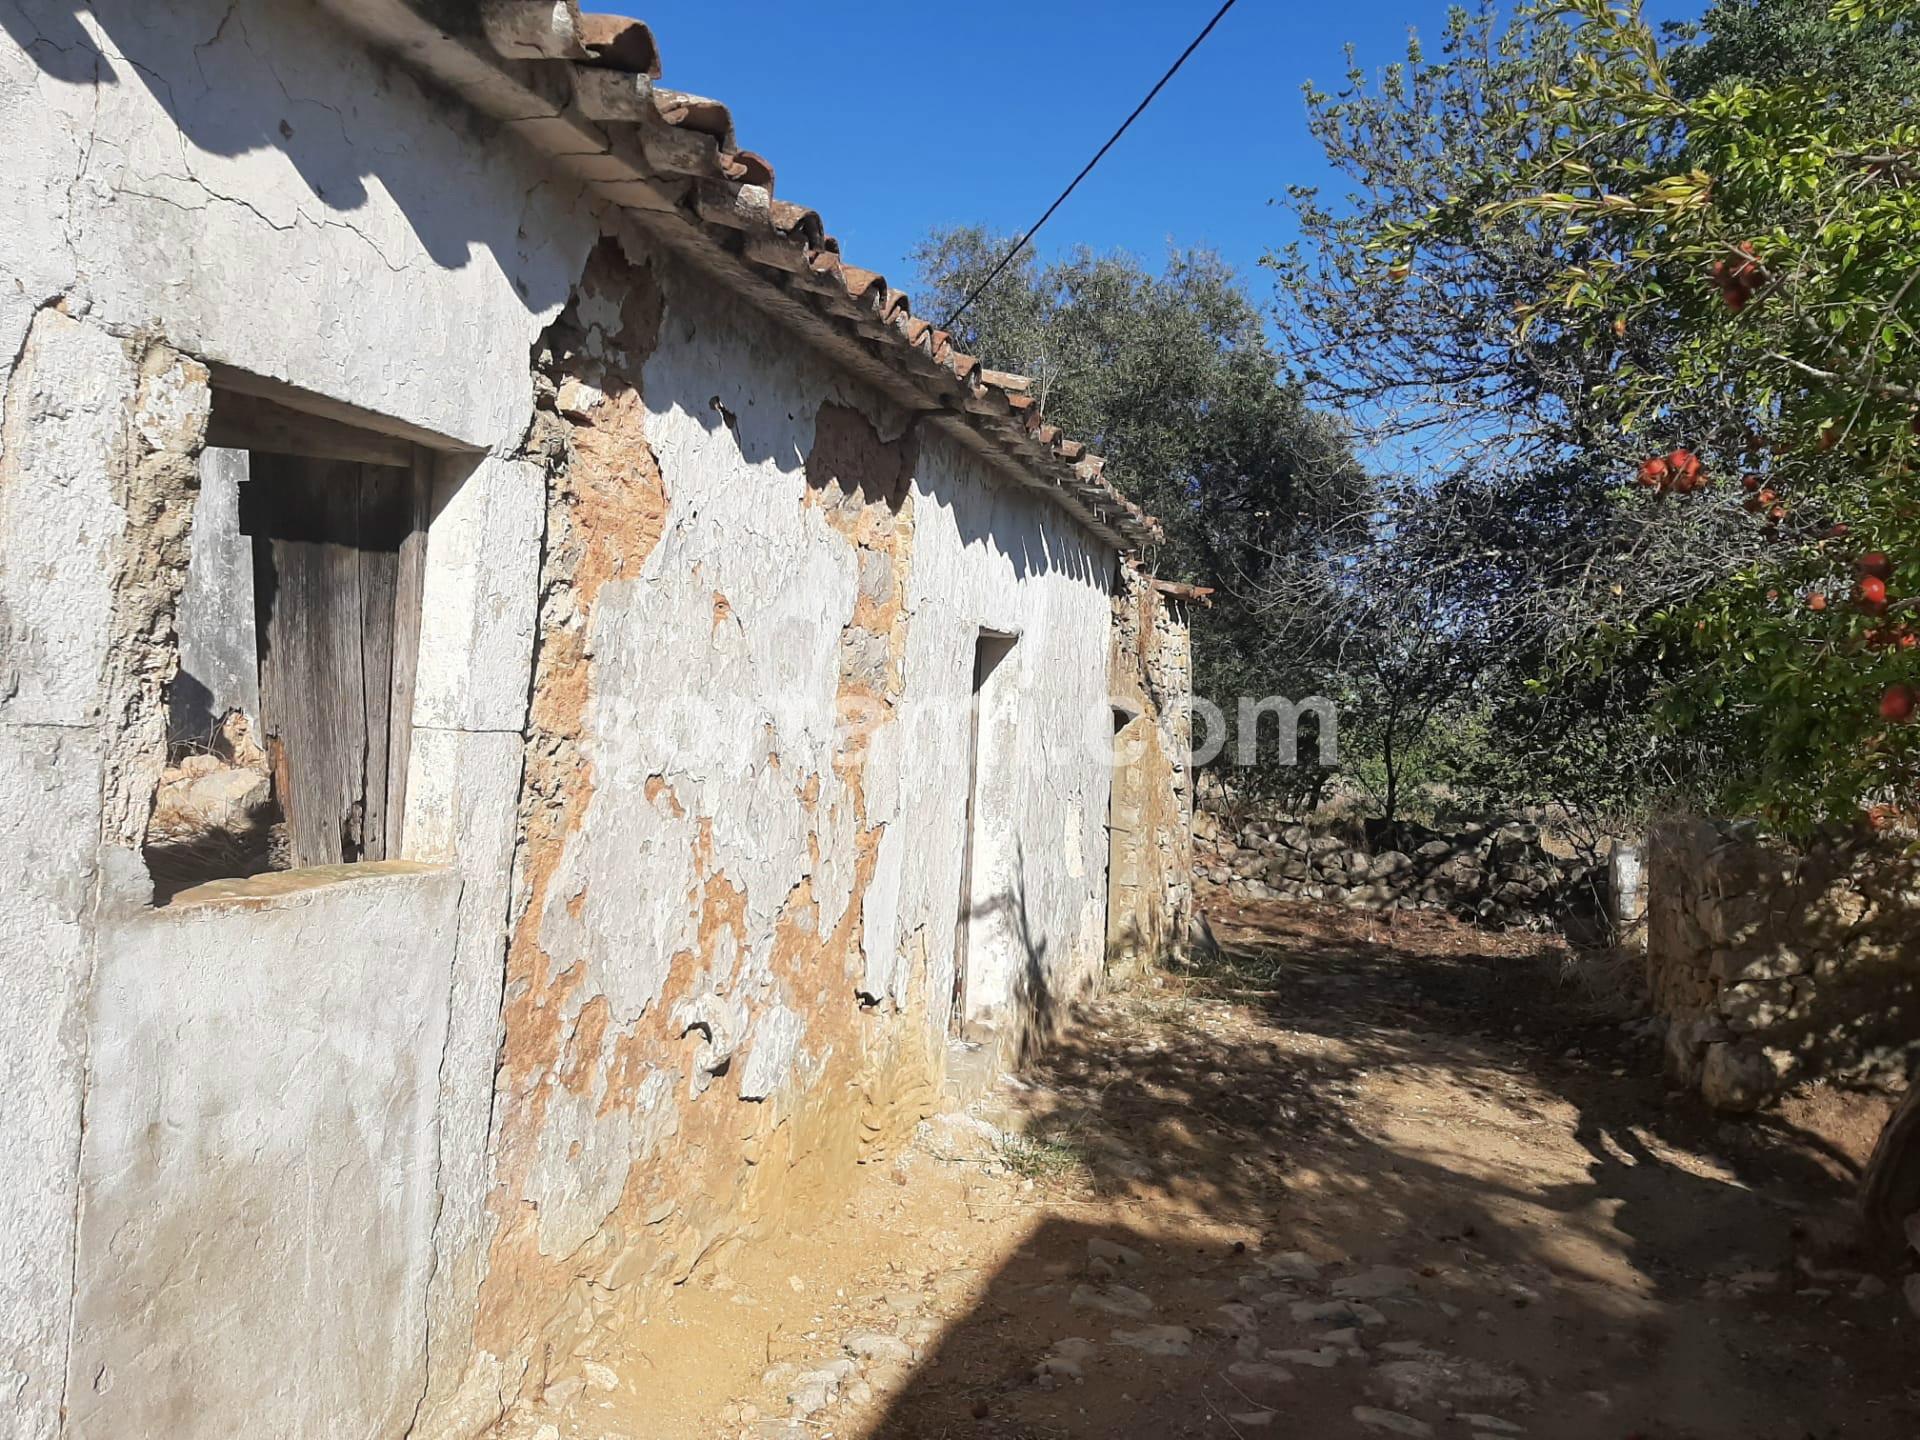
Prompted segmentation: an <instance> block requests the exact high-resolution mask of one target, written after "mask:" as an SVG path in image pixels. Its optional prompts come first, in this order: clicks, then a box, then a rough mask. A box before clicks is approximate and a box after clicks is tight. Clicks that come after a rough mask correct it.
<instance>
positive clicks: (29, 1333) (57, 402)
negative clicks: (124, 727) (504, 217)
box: [0, 167, 136, 1440]
mask: <svg viewBox="0 0 1920 1440" xmlns="http://www.w3.org/2000/svg"><path fill="white" fill-rule="evenodd" d="M0 168H3V167H0ZM0 228H6V227H0ZM5 293H6V290H5V288H4V287H0V295H4V294H5ZM24 318H25V319H26V321H27V327H26V329H25V330H23V331H22V332H20V333H18V334H16V335H14V336H13V337H12V344H11V346H10V348H8V349H7V350H6V351H5V356H6V363H7V366H8V368H7V370H6V372H5V374H4V375H0V380H4V391H3V392H0V393H4V394H5V397H6V410H5V413H4V415H3V416H0V793H5V794H7V795H9V796H11V797H13V800H12V803H11V804H9V806H8V807H7V813H6V817H5V818H4V819H0V1070H3V1071H4V1073H5V1075H6V1077H7V1080H6V1096H7V1098H6V1103H5V1104H4V1105H0V1412H5V1413H8V1414H10V1415H11V1416H12V1422H13V1426H14V1428H13V1429H12V1430H11V1431H9V1432H8V1433H10V1434H13V1435H17V1436H20V1437H25V1440H43V1437H50V1436H52V1435H54V1434H55V1433H56V1431H57V1429H58V1425H59V1414H60V1398H61V1388H62V1383H63V1379H64V1373H65V1367H66V1338H67V1306H68V1296H69V1293H70V1288H71V1287H70V1281H71V1275H72V1262H73V1214H74V1205H75V1185H76V1177H75V1174H74V1163H75V1156H76V1154H77V1152H78V1149H79V1135H80V1110H81V1095H82V1091H83V1066H84V1060H85V1053H86V1044H85V1026H84V1022H83V1019H82V1016H81V1011H80V1007H81V1002H82V997H83V996H84V993H85V987H86V983H87V974H88V967H89V962H90V959H91V939H92V937H91V932H90V923H91V919H92V913H93V908H94V904H95V880H96V874H97V867H96V862H95V852H96V849H97V847H98V846H99V843H100V831H101V813H100V812H101V789H102V783H103V772H104V766H105V754H106V744H105V737H104V735H103V734H102V732H101V730H100V729H99V719H100V708H101V703H102V695H101V689H102V673H101V672H102V666H103V663H104V660H105V657H106V652H107V645H108V631H109V627H110V622H111V612H112V597H111V595H110V594H109V585H110V577H111V575H112V574H113V572H114V570H115V568H116V567H115V564H114V559H113V551H114V546H115V544H116V543H117V541H118V539H119V537H120V535H121V533H122V532H123V531H124V529H125V525H126V516H125V513H124V512H123V511H122V509H121V508H120V506H119V504H118V503H117V501H116V498H115V495H114V490H113V485H112V482H111V480H110V478H109V475H108V466H107V456H108V455H109V454H110V452H111V451H112V450H113V449H114V447H115V446H116V444H118V443H119V442H120V441H121V439H122V438H123V435H124V432H125V430H126V428H127V410H128V407H129V406H130V404H131V401H132V397H133V392H134V387H135V381H136V377H135V375H134V373H133V366H132V363H131V361H130V359H129V357H128V355H127V353H126V350H125V348H124V347H123V346H122V345H121V344H120V342H119V341H117V340H115V339H114V338H113V337H112V336H110V335H107V334H105V333H103V332H101V331H100V330H99V329H98V328H96V327H93V326H89V325H87V324H85V323H83V322H81V321H79V320H76V319H74V318H72V317H71V316H68V315H65V314H63V313H61V312H60V311H58V310H54V309H50V308H48V309H41V310H38V311H37V312H30V313H29V315H28V316H26V317H24ZM29 334H30V335H31V339H32V343H31V344H30V345H29V344H28V343H27V340H28V337H29Z"/></svg>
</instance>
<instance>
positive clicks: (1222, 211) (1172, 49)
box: [587, 0, 1704, 302]
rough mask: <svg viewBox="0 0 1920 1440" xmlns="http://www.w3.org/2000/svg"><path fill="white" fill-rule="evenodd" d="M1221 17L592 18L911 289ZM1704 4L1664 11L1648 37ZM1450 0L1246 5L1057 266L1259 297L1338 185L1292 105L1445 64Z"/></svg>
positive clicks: (1113, 162) (1138, 126)
mask: <svg viewBox="0 0 1920 1440" xmlns="http://www.w3.org/2000/svg"><path fill="white" fill-rule="evenodd" d="M1218 3H1219V0H1162V3H1155V0H1108V3H1100V0H1028V3H1026V4H1023V5H1013V4H1005V3H997V0H973V3H954V0H811V3H799V0H613V3H608V0H587V8H589V9H610V10H617V11H621V12H623V13H627V14H633V15H638V16H640V17H641V18H642V19H644V20H646V21H647V22H648V23H649V24H650V25H651V26H652V27H653V30H654V34H655V36H656V38H657V39H658V40H659V42H660V50H661V58H662V62H663V67H664V74H663V75H662V77H661V84H663V85H667V86H671V87H673V88H675V89H681V90H691V91H694V92H696V93H699V94H703V95H709V96H712V97H713V98H715V99H718V100H723V101H725V102H726V103H727V105H728V106H729V107H730V108H731V109H732V111H733V116H734V124H735V128H736V129H737V131H738V133H739V136H740V143H741V144H742V145H743V146H745V147H746V148H748V149H751V150H757V151H759V152H760V153H761V154H763V155H765V156H766V157H767V158H768V159H769V160H771V161H772V162H773V165H774V168H775V170H776V172H777V177H776V183H775V190H776V193H778V194H780V195H781V196H783V197H785V198H786V199H789V200H795V201H798V202H800V203H802V204H806V205H811V206H812V207H813V208H815V209H816V210H818V211H819V212H820V213H821V215H822V216H823V217H824V218H825V220H826V223H827V228H828V230H829V231H830V232H831V233H832V234H834V235H837V236H838V237H839V239H840V245H841V251H842V253H843V254H844V255H845V256H846V258H847V259H848V260H849V261H850V262H852V263H853V264H856V265H863V266H865V267H867V268H868V269H871V270H879V271H882V272H883V273H884V274H885V275H886V276H887V277H888V279H889V280H891V281H892V282H893V283H894V284H895V285H898V286H900V287H902V288H909V287H910V285H911V282H912V278H913V276H912V265H911V262H910V261H909V260H908V255H909V254H910V252H911V251H912V249H913V246H914V243H915V242H916V240H918V239H919V237H920V236H922V235H923V234H924V233H925V232H926V230H927V228H928V227H929V226H931V225H936V224H954V223H963V222H974V221H978V222H984V223H986V224H989V225H992V226H994V227H996V228H998V229H1001V230H1006V231H1011V232H1015V233H1017V232H1019V231H1021V230H1023V229H1025V228H1026V226H1027V225H1028V224H1030V223H1031V222H1032V221H1033V220H1034V219H1035V218H1036V217H1037V216H1038V215H1039V214H1040V212H1041V211H1042V210H1043V209H1045V208H1046V206H1047V204H1048V203H1049V202H1050V201H1051V200H1052V199H1053V197H1054V196H1055V195H1057V194H1058V193H1059V191H1060V189H1061V187H1062V186H1064V185H1065V184H1066V182H1067V181H1068V180H1070V179H1071V178H1072V177H1073V175H1074V173H1075V172H1076V171H1077V170H1079V168H1080V167H1081V166H1082V165H1083V164H1085V163H1086V161H1087V160H1088V158H1090V157H1091V156H1092V154H1093V152H1094V151H1095V150H1096V149H1098V148H1099V146H1100V144H1101V142H1102V141H1104V140H1105V139H1106V138H1107V136H1108V135H1110V134H1111V133H1112V132H1113V128H1114V127H1115V126H1116V125H1118V124H1119V122H1120V121H1121V120H1122V119H1124V118H1125V116H1126V114H1127V112H1128V111H1129V110H1131V109H1132V108H1133V106H1134V105H1135V104H1136V103H1138V101H1139V99H1140V97H1141V96H1142V95H1144V94H1145V93H1146V92H1147V89H1148V87H1150V86H1151V85H1152V84H1153V82H1154V81H1155V80H1156V79H1158V78H1159V77H1160V75H1161V73H1162V72H1163V71H1164V70H1165V69H1166V67H1167V66H1168V65H1169V64H1170V63H1172V61H1173V59H1174V57H1175V56H1176V55H1178V54H1179V53H1180V51H1181V50H1182V49H1184V48H1185V46H1186V44H1187V42H1188V41H1189V40H1191V39H1192V38H1193V36H1194V35H1195V34H1196V33H1197V32H1198V31H1199V29H1200V27H1201V26H1202V25H1203V24H1205V23H1206V20H1207V17H1209V16H1210V15H1212V13H1213V12H1214V10H1215V9H1216V8H1217V6H1218ZM1701 8H1704V6H1703V5H1702V4H1688V3H1686V0H1652V3H1650V4H1649V6H1648V13H1649V15H1650V16H1652V17H1655V18H1662V19H1664V18H1678V17H1680V16H1683V15H1690V14H1695V13H1698V11H1699V10H1700V9H1701ZM1446 10H1447V7H1446V5H1445V4H1444V3H1442V0H1331V3H1328V0H1240V3H1239V4H1238V5H1236V6H1235V7H1234V9H1233V11H1232V12H1231V13H1230V14H1229V15H1228V16H1227V18H1226V19H1225V20H1223V21H1222V22H1221V23H1220V26H1219V28H1218V29H1216V30H1215V31H1214V32H1213V34H1212V35H1211V36H1210V37H1209V38H1208V40H1207V43H1206V44H1205V45H1203V46H1202V47H1201V48H1200V50H1199V51H1198V52H1196V53H1195V55H1194V56H1193V58H1192V59H1191V60H1189V61H1188V62H1187V64H1186V67H1185V68H1184V69H1182V70H1181V72H1180V74H1179V75H1177V76H1175V77H1174V79H1173V81H1172V83H1171V84H1169V85H1168V86H1167V88H1166V89H1165V90H1163V91H1162V92H1161V93H1160V97H1159V98H1158V99H1157V100H1156V101H1155V102H1154V104H1153V106H1152V108H1151V109H1149V110H1148V111H1147V113H1146V114H1145V115H1143V116H1142V117H1141V118H1140V119H1139V120H1138V121H1136V122H1135V123H1134V126H1133V128H1132V129H1131V130H1130V131H1128V132H1127V135H1126V136H1125V138H1124V139H1122V140H1121V142H1120V144H1119V145H1118V146H1116V147H1115V148H1114V150H1113V151H1112V152H1111V153H1110V154H1109V155H1108V156H1107V158H1106V159H1105V160H1104V161H1103V162H1101V165H1100V168H1099V169H1097V170H1095V171H1094V173H1093V174H1092V175H1091V176H1089V177H1088V178H1087V180H1086V181H1085V183H1083V184H1082V185H1081V187H1080V189H1079V190H1077V191H1076V192H1075V193H1074V196H1073V198H1072V199H1071V200H1069V201H1068V202H1067V204H1066V205H1065V206H1064V207H1063V208H1062V209H1061V211H1060V212H1059V214H1057V215H1055V216H1054V218H1053V219H1052V220H1051V221H1050V222H1049V223H1048V225H1047V228H1046V229H1045V230H1043V231H1042V232H1041V235H1040V241H1039V242H1037V243H1038V244H1039V246H1040V248H1041V250H1042V251H1043V253H1044V252H1048V251H1055V250H1059V249H1062V248H1066V247H1069V246H1072V245H1075V244H1081V243H1084V244H1088V245H1091V246H1093V247H1094V248H1096V249H1102V250H1105V249H1113V248H1121V249H1127V250H1132V251H1134V252H1135V253H1137V254H1140V255H1142V256H1144V257H1146V258H1147V259H1148V260H1149V261H1150V262H1152V263H1155V264H1157V263H1158V260H1159V257H1160V256H1161V255H1162V254H1163V253H1164V251H1165V248H1166V245H1167V242H1168V241H1169V240H1173V241H1177V242H1178V243H1180V244H1182V245H1210V246H1212V247H1213V248H1215V249H1217V250H1219V251H1220V252H1221V253H1222V254H1223V255H1224V256H1226V258H1227V259H1228V261H1229V262H1231V263H1232V264H1233V265H1234V266H1235V267H1236V268H1238V269H1239V270H1240V271H1241V273H1242V275H1243V276H1244V277H1245V278H1246V279H1247V280H1248V281H1249V283H1250V287H1251V288H1252V289H1253V291H1254V293H1255V298H1256V300H1258V301H1262V302H1264V301H1265V299H1266V298H1267V293H1268V287H1267V285H1266V283H1265V281H1264V279H1263V278H1262V276H1261V274H1260V272H1259V271H1258V270H1257V265H1258V261H1259V258H1260V256H1261V254H1262V253H1263V252H1264V251H1265V250H1266V249H1268V248H1269V247H1271V246H1273V245H1275V244H1278V243H1281V242H1282V241H1284V240H1285V239H1286V238H1287V233H1288V232H1287V228H1286V223H1285V216H1284V214H1283V212H1282V211H1280V210H1279V209H1278V208H1276V207H1274V206H1271V205H1270V204H1269V203H1268V202H1269V201H1270V200H1272V199H1273V198H1274V197H1276V196H1279V195H1281V194H1283V193H1284V192H1285V188H1286V186H1287V185H1288V184H1290V183H1304V184H1315V183H1326V182H1327V181H1328V178H1329V177H1328V176H1327V174H1326V171H1325V168H1324V166H1323V165H1322V163H1321V159H1320V153H1319V149H1318V147H1317V146H1316V145H1315V144H1314V142H1313V140H1312V138H1311V137H1310V136H1309V135H1308V134H1307V129H1306V121H1305V113H1304V107H1303V106H1302V103H1301V99H1300V86H1301V83H1302V82H1303V81H1305V80H1308V79H1311V80H1313V81H1315V82H1316V83H1317V84H1319V85H1320V86H1321V88H1323V89H1333V88H1336V87H1337V86H1338V84H1339V83H1340V81H1341V79H1342V76H1343V74H1344V72H1345V59H1344V56H1343V52H1342V47H1343V46H1344V45H1345V44H1346V43H1347V42H1348V41H1352V42H1353V43H1354V45H1355V46H1356V47H1357V48H1358V52H1359V56H1360V59H1361V60H1362V62H1363V63H1364V64H1366V65H1367V66H1368V68H1369V69H1370V70H1372V69H1377V68H1378V67H1380V66H1382V65H1385V64H1387V63H1389V62H1391V61H1393V60H1396V59H1400V58H1402V57H1403V56H1404V54H1405V51H1406V37H1407V31H1408V28H1409V27H1410V26H1411V27H1415V28H1417V29H1418V30H1419V31H1420V33H1421V34H1422V35H1423V36H1424V37H1428V38H1430V39H1431V40H1432V41H1433V42H1434V45H1435V48H1437V44H1438V40H1439V36H1440V32H1441V29H1442V27H1443V24H1444V21H1445V17H1446Z"/></svg>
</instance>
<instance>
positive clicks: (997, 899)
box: [967, 838, 1065, 1064]
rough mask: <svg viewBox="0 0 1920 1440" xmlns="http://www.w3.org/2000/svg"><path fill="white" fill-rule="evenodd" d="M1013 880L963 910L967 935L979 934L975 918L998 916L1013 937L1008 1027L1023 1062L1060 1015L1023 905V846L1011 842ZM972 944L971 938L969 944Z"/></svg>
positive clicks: (1042, 947)
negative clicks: (1000, 889)
mask: <svg viewBox="0 0 1920 1440" xmlns="http://www.w3.org/2000/svg"><path fill="white" fill-rule="evenodd" d="M1013 868H1014V876H1013V884H1012V885H1011V886H1009V887H1008V888H1006V889H1004V890H1002V891H1000V893H999V894H997V895H992V896H989V897H988V898H987V899H985V900H983V901H980V902H978V903H976V904H975V905H974V906H973V908H972V909H971V910H970V911H969V912H968V916H967V918H968V929H967V933H968V935H969V937H977V936H979V935H980V934H981V927H980V924H979V922H980V921H982V920H986V919H998V920H999V921H1000V922H1001V924H1000V926H999V927H997V928H999V929H1000V930H1002V931H1003V932H1004V933H1005V934H1006V935H1007V937H1008V938H1009V939H1010V940H1011V941H1012V942H1013V945H1014V947H1015V949H1016V952H1017V953H1016V954H1015V955H1013V956H1012V957H1011V958H1012V959H1013V961H1014V975H1013V986H1012V991H1013V993H1012V1000H1011V1005H1012V1011H1013V1013H1012V1015H1011V1016H1010V1017H1009V1021H1010V1028H1011V1029H1012V1030H1013V1031H1014V1033H1015V1034H1017V1035H1018V1036H1019V1045H1018V1048H1017V1052H1016V1053H1017V1055H1018V1057H1019V1061H1020V1063H1022V1064H1024V1063H1026V1062H1027V1061H1028V1060H1030V1059H1032V1058H1033V1056H1034V1055H1035V1054H1036V1053H1038V1051H1039V1050H1040V1047H1041V1046H1042V1045H1044V1044H1045V1043H1046V1041H1047V1039H1048V1038H1049V1037H1051V1036H1053V1035H1054V1034H1055V1033H1056V1032H1057V1031H1058V1029H1059V1027H1060V1024H1061V1022H1062V1021H1063V1020H1064V1019H1065V1016H1064V1014H1063V1013H1062V1008H1063V1007H1062V1006H1061V1004H1060V1002H1059V998H1058V995H1057V993H1056V991H1055V989H1054V985H1053V980H1052V978H1051V977H1050V976H1049V975H1048V974H1047V948H1048V941H1047V939H1046V937H1044V936H1043V935H1041V934H1039V932H1038V931H1037V930H1036V929H1035V927H1034V923H1033V915H1032V912H1031V911H1030V909H1029V908H1028V905H1027V847H1026V844H1025V842H1024V841H1021V840H1019V839H1017V838H1016V840H1015V841H1014V859H1013ZM974 943H977V941H976V940H974V939H972V938H970V939H969V944H970V945H971V944H974Z"/></svg>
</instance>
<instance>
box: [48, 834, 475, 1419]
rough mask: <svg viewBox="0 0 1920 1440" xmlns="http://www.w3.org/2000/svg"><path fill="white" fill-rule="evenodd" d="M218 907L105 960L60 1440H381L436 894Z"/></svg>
mask: <svg viewBox="0 0 1920 1440" xmlns="http://www.w3.org/2000/svg"><path fill="white" fill-rule="evenodd" d="M226 889H227V891H228V894H229V895H230V897H231V898H224V899H217V900H209V901H205V902H202V903H197V904H181V905H176V906H174V907H171V908H168V909H163V910H146V911H139V912H136V913H135V914H133V915H132V916H131V917H129V918H128V919H127V920H126V921H125V922H124V923H122V924H121V925H119V926H117V927H115V928H114V929H113V930H112V931H110V932H109V933H108V934H106V935H104V936H103V937H102V944H101V953H100V960H99V964H98V966H97V968H96V970H95V974H94V987H93V992H92V997H91V1006H90V1015H89V1036H90V1039H91V1052H90V1055H89V1061H88V1077H89V1085H88V1090H87V1105H86V1129H85V1139H84V1142H83V1145H82V1148H81V1154H80V1233H79V1244H78V1253H77V1257H76V1262H75V1280H76V1297H75V1304H74V1333H73V1347H72V1351H71V1355H70V1359H69V1367H68V1379H67V1387H66V1397H67V1423H66V1427H65V1433H66V1434H67V1435H70V1436H73V1437H96V1436H97V1437H100V1440H126V1437H129V1436H136V1435H152V1436H160V1435H165V1436H168V1437H170V1440H195V1437H206V1440H215V1437H220V1440H225V1437H228V1436H231V1435H232V1434H233V1433H234V1430H235V1426H236V1423H240V1424H241V1425H242V1428H245V1429H247V1430H249V1431H250V1432H252V1433H255V1434H259V1435H289V1436H291V1435H305V1436H319V1435H337V1436H343V1437H344V1436H358V1435H366V1436H374V1435H382V1436H386V1435H398V1434H401V1433H403V1432H404V1431H405V1429H406V1426H407V1423H408V1421H409V1419H410V1418H411V1416H412V1415H413V1412H414V1409H415V1407H416V1406H417V1405H418V1403H419V1401H420V1396H421V1394H422V1392H423V1390H424V1389H425V1384H426V1343H427V1335H426V1322H427V1282H428V1277H429V1275H430V1273H431V1270H432V1254H433V1249H432V1242H433V1225H434V1215H435V1210H436V1204H435V1201H436V1185H435V1181H436V1172H437V1169H438V1153H437V1151H438V1127H437V1124H436V1115H435V1111H436V1107H437V1104H438V1100H439V1084H440V1061H441V1054H442V1050H443V1047H444V1044H445V1039H446V1030H447V996H448V986H449V977H450V972H451V969H452V963H453V948H454V934H455V918H456V911H457V906H458V902H459V898H460V881H459V876H458V875H457V874H456V873H455V872H452V871H447V870H437V869H431V868H427V867H420V866H411V867H410V866H406V865H403V864H399V863H393V864H387V865H371V866H365V867H348V866H342V867H338V868H336V869H333V870H329V871H311V870H310V871H304V872H298V873H296V874H294V875H290V876H260V877H257V878H255V879H254V880H250V881H237V882H231V883H230V884H229V885H228V886H227V887H226ZM242 1417H244V1420H243V1419H242Z"/></svg>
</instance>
